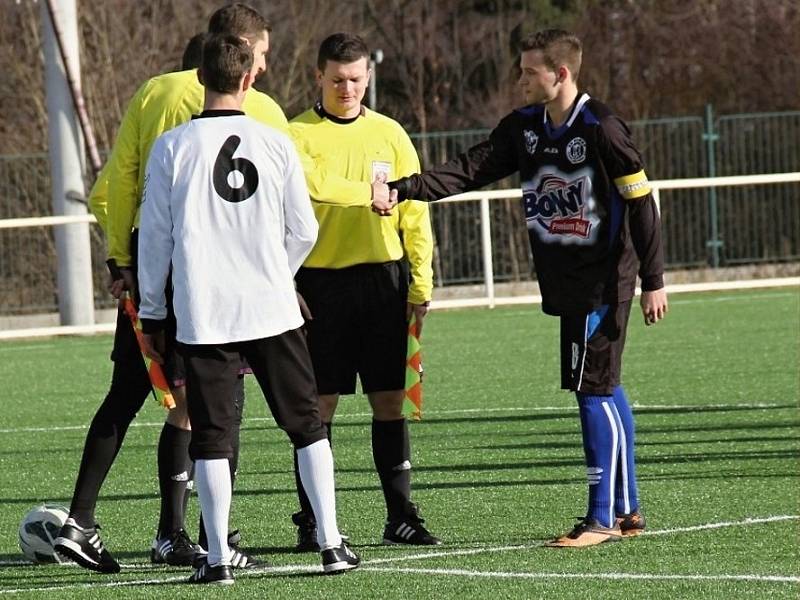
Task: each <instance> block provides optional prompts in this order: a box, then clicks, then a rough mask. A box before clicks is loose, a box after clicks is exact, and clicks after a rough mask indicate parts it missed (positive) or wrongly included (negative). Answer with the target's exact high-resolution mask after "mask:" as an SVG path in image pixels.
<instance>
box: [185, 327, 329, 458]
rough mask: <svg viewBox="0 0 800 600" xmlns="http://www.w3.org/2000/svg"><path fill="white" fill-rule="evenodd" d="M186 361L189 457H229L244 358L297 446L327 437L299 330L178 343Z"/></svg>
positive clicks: (304, 345) (306, 444)
mask: <svg viewBox="0 0 800 600" xmlns="http://www.w3.org/2000/svg"><path fill="white" fill-rule="evenodd" d="M181 354H182V355H183V358H184V362H185V365H186V398H187V405H188V408H189V420H190V421H191V423H192V440H191V443H190V445H189V455H190V456H191V458H192V460H197V459H218V458H232V457H233V447H234V442H235V439H236V438H235V436H236V434H237V427H236V423H237V414H236V402H235V393H234V392H235V390H236V386H237V383H238V381H239V371H240V370H241V367H242V360H243V359H246V360H247V361H248V363H249V364H250V368H251V369H252V370H253V374H254V375H255V376H256V379H257V380H258V385H259V386H260V387H261V390H262V391H263V392H264V396H265V397H266V399H267V404H269V408H270V410H271V411H272V416H273V417H274V418H275V422H276V423H277V424H278V427H280V428H281V429H283V430H284V431H285V432H286V433H287V434H288V435H289V439H291V441H292V443H293V444H294V446H295V448H304V447H305V446H309V445H311V444H313V443H314V442H318V441H320V440H324V439H327V436H326V433H325V428H324V426H323V425H322V421H321V420H320V416H319V397H318V396H317V390H316V387H315V385H314V373H313V369H312V367H311V359H310V357H309V355H308V348H307V346H306V341H305V335H304V334H303V333H302V331H301V330H300V329H294V330H291V331H287V332H285V333H282V334H280V335H276V336H273V337H268V338H263V339H258V340H250V341H246V342H234V343H231V344H212V345H195V344H181Z"/></svg>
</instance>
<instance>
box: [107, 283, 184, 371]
mask: <svg viewBox="0 0 800 600" xmlns="http://www.w3.org/2000/svg"><path fill="white" fill-rule="evenodd" d="M166 293H167V321H166V326H165V328H164V342H165V352H164V364H163V365H162V367H161V368H162V369H163V371H164V376H165V377H166V378H167V382H168V383H169V385H170V387H180V386H182V385H185V382H186V369H185V367H184V364H183V358H182V357H181V355H180V354H179V353H178V351H177V342H176V341H175V334H176V332H177V322H176V320H175V311H174V310H173V308H172V282H171V281H168V282H167V289H166ZM111 360H113V361H114V362H116V363H123V364H125V363H128V364H130V363H131V362H138V361H143V360H144V359H143V358H142V352H141V350H140V348H139V342H138V341H137V340H136V334H135V333H134V331H133V324H132V323H131V321H130V319H129V318H128V315H126V314H125V312H124V311H123V310H122V308H120V309H118V310H117V326H116V329H115V331H114V347H113V349H112V350H111Z"/></svg>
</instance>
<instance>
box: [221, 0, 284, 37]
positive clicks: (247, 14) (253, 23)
mask: <svg viewBox="0 0 800 600" xmlns="http://www.w3.org/2000/svg"><path fill="white" fill-rule="evenodd" d="M264 31H272V26H271V25H270V24H269V21H268V20H267V19H266V18H264V17H263V16H262V15H261V13H260V12H258V11H257V10H256V9H254V8H251V7H249V6H247V5H246V4H242V3H241V2H236V3H234V4H229V5H227V6H223V7H222V8H220V9H219V10H217V11H216V12H215V13H214V14H213V15H211V18H210V19H209V20H208V33H217V34H223V33H224V34H228V35H235V36H237V37H243V38H247V39H248V40H250V42H251V43H252V42H253V41H254V40H255V39H256V38H259V37H261V34H262V33H263V32H264Z"/></svg>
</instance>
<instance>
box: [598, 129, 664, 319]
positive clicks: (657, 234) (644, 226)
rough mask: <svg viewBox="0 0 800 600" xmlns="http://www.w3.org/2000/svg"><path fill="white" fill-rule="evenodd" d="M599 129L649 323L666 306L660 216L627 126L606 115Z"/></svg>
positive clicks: (607, 167) (660, 317) (644, 311)
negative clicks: (621, 206) (621, 205)
mask: <svg viewBox="0 0 800 600" xmlns="http://www.w3.org/2000/svg"><path fill="white" fill-rule="evenodd" d="M600 128H601V130H600V138H599V141H600V151H601V157H602V159H603V163H604V164H605V167H606V170H607V171H608V173H609V175H610V176H611V177H612V178H613V180H614V185H615V186H616V188H617V191H618V192H619V194H620V196H622V198H623V200H624V201H625V202H627V203H628V224H629V226H630V232H631V241H632V242H633V247H634V250H635V251H636V255H637V257H638V258H639V278H640V279H641V281H642V298H641V305H642V313H643V315H644V319H645V323H646V324H647V325H651V324H653V323H656V322H658V321H659V320H661V319H663V318H664V316H665V314H666V312H667V309H668V305H667V293H666V290H665V289H664V247H663V244H662V241H661V217H660V216H659V214H658V207H657V206H656V203H655V200H654V199H653V195H652V193H651V190H650V185H649V183H648V181H647V175H646V174H645V172H644V164H643V162H642V158H641V155H640V154H639V152H638V150H637V149H636V147H635V146H634V145H633V141H632V140H631V134H630V130H629V129H628V127H627V125H625V123H624V122H623V121H622V120H621V119H619V118H618V117H616V116H613V115H610V116H608V117H606V118H604V119H603V120H602V121H601V123H600Z"/></svg>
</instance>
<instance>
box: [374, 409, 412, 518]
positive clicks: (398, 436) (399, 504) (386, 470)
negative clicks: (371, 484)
mask: <svg viewBox="0 0 800 600" xmlns="http://www.w3.org/2000/svg"><path fill="white" fill-rule="evenodd" d="M372 458H373V460H374V461H375V468H376V469H377V471H378V477H380V480H381V487H382V488H383V497H384V499H385V500H386V513H387V517H388V519H389V520H390V521H394V520H399V519H402V518H403V517H404V516H405V515H407V514H409V513H410V512H412V510H413V507H412V504H411V460H410V459H411V445H410V443H409V439H408V423H407V422H406V420H405V419H398V420H396V421H375V420H373V421H372Z"/></svg>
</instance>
